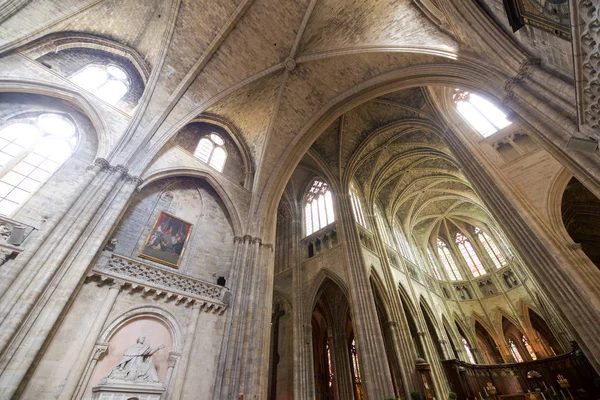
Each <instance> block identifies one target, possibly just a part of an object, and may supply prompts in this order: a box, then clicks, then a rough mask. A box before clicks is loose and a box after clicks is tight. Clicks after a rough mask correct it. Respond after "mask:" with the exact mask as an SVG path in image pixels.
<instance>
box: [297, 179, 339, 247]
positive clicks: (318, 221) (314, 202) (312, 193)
mask: <svg viewBox="0 0 600 400" xmlns="http://www.w3.org/2000/svg"><path fill="white" fill-rule="evenodd" d="M333 221H335V214H334V212H333V196H332V195H331V190H330V189H329V185H327V183H325V182H323V181H320V180H315V181H314V182H313V184H312V186H311V187H310V189H309V191H308V194H307V195H306V204H305V206H304V222H305V228H306V235H307V236H308V235H310V234H312V233H314V232H316V231H318V230H319V229H322V228H324V227H326V226H327V225H329V224H331V223H332V222H333Z"/></svg>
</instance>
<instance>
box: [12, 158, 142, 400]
mask: <svg viewBox="0 0 600 400" xmlns="http://www.w3.org/2000/svg"><path fill="white" fill-rule="evenodd" d="M124 175H125V178H126V179H125V180H122V179H121V178H122V177H123V176H124ZM138 184H139V179H138V178H132V177H130V176H129V175H126V168H125V167H115V168H111V169H110V170H109V176H108V177H107V179H106V183H105V185H103V187H102V188H101V190H100V191H99V193H98V196H97V197H98V198H99V200H98V199H97V198H96V197H94V196H92V197H93V198H92V199H91V200H90V202H89V203H90V204H89V208H90V211H92V212H93V215H89V214H86V217H85V218H84V217H81V220H79V219H77V220H76V221H74V223H73V224H72V225H73V227H74V229H75V232H74V233H76V232H77V231H78V230H79V229H80V231H81V234H80V236H78V238H77V241H76V242H75V243H72V244H71V245H70V246H68V247H67V248H65V246H66V245H65V244H62V243H61V244H59V245H58V246H56V251H57V252H58V254H56V258H50V259H49V260H48V262H47V263H46V265H44V268H42V269H41V270H40V272H39V273H38V274H37V276H36V279H33V280H32V283H31V285H30V286H29V287H28V288H27V290H26V291H25V292H24V293H23V294H22V296H21V298H22V303H23V305H24V306H26V305H28V304H31V307H23V309H20V307H19V309H16V308H15V309H13V310H12V311H11V315H10V316H9V317H10V318H9V319H7V321H8V322H9V323H8V324H5V325H7V326H6V329H7V330H11V331H12V332H14V331H15V330H16V328H17V326H18V325H19V322H20V321H25V322H24V323H23V324H22V325H21V326H18V327H19V330H18V332H17V333H16V335H10V334H7V335H5V336H4V338H11V337H12V341H11V344H10V346H9V347H8V348H7V350H6V351H5V352H4V353H3V354H2V358H1V359H0V362H1V367H2V369H3V374H2V375H1V376H0V397H6V398H10V397H12V396H13V395H14V394H15V393H16V391H17V388H18V387H19V385H20V384H21V382H22V380H23V379H24V378H25V376H26V373H27V371H28V369H29V368H30V366H31V365H32V363H33V362H34V361H35V359H36V357H37V355H38V352H39V351H40V350H41V348H42V347H43V345H44V342H45V341H46V339H47V338H48V336H49V335H50V333H51V332H52V331H53V329H54V327H55V324H56V323H57V321H58V320H59V318H60V315H61V313H62V312H63V310H64V308H65V307H66V306H67V305H68V303H69V299H70V298H71V296H72V295H73V293H74V292H75V290H76V289H77V287H78V285H79V284H80V283H81V281H82V280H83V279H84V277H85V273H86V271H87V269H88V268H89V266H90V264H91V262H92V261H93V259H94V257H95V256H96V254H97V251H98V249H99V248H100V247H101V246H102V244H103V242H104V241H105V240H106V237H107V235H108V234H109V232H110V231H111V229H112V228H113V226H114V225H115V223H116V222H117V221H118V219H119V218H120V216H121V213H122V211H123V210H124V208H125V207H126V205H127V204H128V202H129V200H130V199H131V195H132V194H133V192H134V190H135V188H136V187H137V185H138ZM90 221H91V223H90ZM81 225H83V226H81ZM56 239H60V238H56ZM64 239H65V241H68V240H67V238H66V237H65V238H64ZM73 241H75V239H73ZM19 306H21V302H20V303H19ZM2 329H4V325H3V327H2Z"/></svg>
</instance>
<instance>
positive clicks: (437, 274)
mask: <svg viewBox="0 0 600 400" xmlns="http://www.w3.org/2000/svg"><path fill="white" fill-rule="evenodd" d="M427 259H428V260H429V265H431V270H432V271H433V274H434V275H435V277H436V278H438V279H442V275H441V274H440V270H439V269H438V266H437V262H436V260H435V256H434V255H433V253H432V252H431V249H430V248H429V246H427Z"/></svg>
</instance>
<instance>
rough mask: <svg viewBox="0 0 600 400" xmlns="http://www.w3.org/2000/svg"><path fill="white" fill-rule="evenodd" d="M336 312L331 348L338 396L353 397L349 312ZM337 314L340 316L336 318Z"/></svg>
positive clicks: (332, 328) (340, 397)
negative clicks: (347, 320) (349, 346)
mask: <svg viewBox="0 0 600 400" xmlns="http://www.w3.org/2000/svg"><path fill="white" fill-rule="evenodd" d="M344 308H346V307H344ZM346 310H347V308H346ZM338 311H339V310H338ZM334 314H335V315H334V316H333V317H334V320H333V321H331V324H332V327H331V333H332V339H333V340H332V341H331V342H332V343H333V349H331V350H332V353H333V357H334V368H335V370H334V374H335V380H336V382H337V389H338V398H339V399H353V398H354V382H352V371H351V370H350V368H351V366H350V352H349V350H348V338H347V337H346V315H347V312H346V311H344V312H337V313H334ZM336 316H337V317H338V318H335V317H336ZM331 342H330V343H331ZM359 362H360V359H359Z"/></svg>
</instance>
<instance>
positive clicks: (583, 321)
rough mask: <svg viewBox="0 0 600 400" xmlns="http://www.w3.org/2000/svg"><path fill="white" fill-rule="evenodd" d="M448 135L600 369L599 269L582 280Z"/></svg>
mask: <svg viewBox="0 0 600 400" xmlns="http://www.w3.org/2000/svg"><path fill="white" fill-rule="evenodd" d="M445 138H446V141H447V143H448V144H449V147H450V148H451V150H452V151H453V153H454V154H455V156H456V159H457V160H458V161H459V162H460V163H461V165H462V166H463V172H464V173H465V175H466V176H467V178H468V179H469V181H470V182H471V183H472V184H473V186H474V188H475V190H476V191H477V193H478V195H479V197H480V198H481V199H482V200H483V201H484V203H485V204H486V206H487V208H488V209H489V210H490V212H492V214H493V216H494V218H495V219H496V220H497V221H499V222H500V224H501V227H502V228H503V229H504V231H505V232H506V234H507V236H508V238H509V239H510V242H511V244H512V247H513V248H514V249H515V250H517V251H518V252H519V255H520V257H521V258H522V259H523V260H524V261H525V263H526V265H527V266H528V267H529V269H530V271H531V272H532V274H533V275H534V276H535V277H536V278H537V280H538V283H539V284H540V286H541V287H542V288H543V290H544V291H545V292H546V293H548V294H550V295H551V296H552V300H553V302H554V306H555V308H556V309H557V310H560V312H561V314H562V318H564V319H565V320H567V321H569V322H570V324H571V326H572V327H573V328H574V331H575V332H574V333H575V334H576V338H577V339H578V342H579V343H580V345H581V347H582V350H583V351H584V352H585V353H586V355H587V356H588V358H589V360H590V362H591V363H592V365H594V368H596V370H600V325H598V324H597V323H595V321H598V320H599V319H600V314H599V312H598V309H597V307H596V306H595V304H598V303H599V302H600V291H599V290H598V287H597V286H596V287H595V288H594V287H593V286H594V285H591V284H590V281H591V282H594V281H595V279H596V277H597V275H598V271H594V272H593V273H592V274H591V275H590V277H589V279H588V281H587V282H581V281H580V280H579V279H578V277H577V275H575V274H574V273H573V271H571V268H572V266H570V265H569V266H568V267H566V266H563V265H561V263H560V261H559V260H558V259H557V258H555V256H554V254H555V251H556V249H554V246H553V243H551V242H549V241H548V240H546V239H545V238H544V237H543V235H538V234H537V232H536V231H534V229H533V228H532V227H531V226H530V225H529V224H528V223H527V222H526V221H525V220H524V219H523V216H522V215H521V213H520V212H519V210H518V208H517V207H516V206H515V205H514V204H512V203H511V201H510V200H509V199H508V198H507V197H506V195H505V194H504V193H502V191H501V190H500V188H499V187H498V186H497V185H496V184H495V182H494V180H493V179H491V177H490V175H489V174H488V173H487V171H486V170H485V169H484V168H483V167H482V166H481V165H480V164H478V163H477V161H476V160H475V158H474V157H473V156H472V154H471V153H470V152H469V150H468V149H467V147H466V145H465V143H463V142H462V141H461V139H459V138H458V136H457V135H456V134H454V133H453V132H451V131H447V132H446V135H445ZM553 250H555V251H553ZM556 252H559V251H556Z"/></svg>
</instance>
